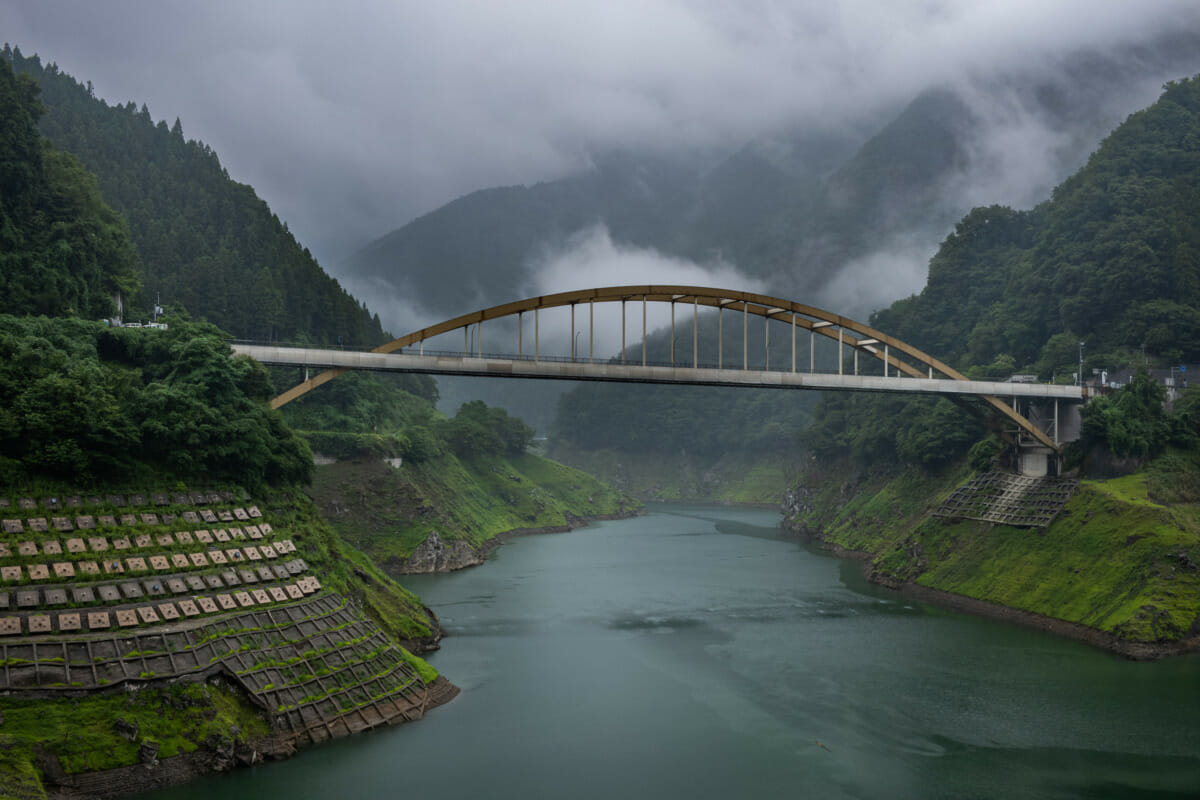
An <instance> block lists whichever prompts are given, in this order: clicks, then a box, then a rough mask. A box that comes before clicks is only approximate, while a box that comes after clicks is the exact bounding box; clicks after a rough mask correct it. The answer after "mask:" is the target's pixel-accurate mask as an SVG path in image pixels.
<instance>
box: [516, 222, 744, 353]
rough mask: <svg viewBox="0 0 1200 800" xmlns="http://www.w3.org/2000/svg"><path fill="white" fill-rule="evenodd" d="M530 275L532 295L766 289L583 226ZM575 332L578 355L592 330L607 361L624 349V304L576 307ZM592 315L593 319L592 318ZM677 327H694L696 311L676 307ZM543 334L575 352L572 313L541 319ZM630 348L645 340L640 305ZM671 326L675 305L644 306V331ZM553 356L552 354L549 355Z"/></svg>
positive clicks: (545, 254)
mask: <svg viewBox="0 0 1200 800" xmlns="http://www.w3.org/2000/svg"><path fill="white" fill-rule="evenodd" d="M529 271H530V273H531V275H532V277H531V278H530V281H529V284H528V289H527V290H526V292H525V294H526V295H528V296H534V295H543V294H554V293H557V292H566V291H571V290H574V289H591V288H599V287H608V286H642V285H676V286H703V287H709V288H716V289H730V290H735V291H750V292H761V291H764V284H763V282H762V281H761V280H759V279H756V278H751V277H749V276H747V275H745V274H744V273H742V272H741V271H740V270H738V269H737V267H736V266H735V265H733V264H730V263H728V262H726V261H715V262H713V263H710V264H699V263H696V262H694V261H689V260H687V259H683V258H678V257H676V256H672V255H667V254H665V253H660V252H659V251H657V250H653V249H648V248H639V247H634V246H632V245H627V244H620V243H618V242H614V241H613V239H612V236H611V235H610V234H609V231H608V228H607V227H605V226H604V225H594V226H591V227H589V228H585V229H584V230H581V231H579V232H577V233H576V234H574V235H573V236H570V237H568V238H567V239H566V240H564V241H562V242H560V243H557V244H555V245H552V246H547V247H545V248H543V250H542V252H541V253H540V254H539V255H538V256H536V257H535V258H533V259H532V260H531V262H530V264H529ZM575 313H576V317H575V330H576V331H577V332H578V333H579V334H580V337H579V352H586V343H587V341H588V336H589V333H590V332H591V331H592V328H593V326H592V325H591V324H590V322H591V320H593V319H594V322H595V325H594V339H593V352H594V354H595V355H596V357H598V358H599V357H604V358H607V357H609V356H612V355H615V354H618V353H619V352H620V349H621V305H620V303H602V304H597V305H596V306H595V308H594V309H587V310H585V308H584V307H579V308H577V309H576V312H575ZM590 315H594V317H592V316H590ZM675 315H676V320H677V323H678V324H680V325H682V324H683V323H685V322H687V323H690V321H691V317H692V310H691V308H690V307H689V306H687V305H686V304H678V305H676V308H675ZM543 317H544V318H543V320H542V323H541V324H542V333H543V334H544V335H545V336H546V341H547V343H548V347H550V348H551V351H552V352H555V353H560V354H567V353H569V352H570V348H571V336H570V334H569V330H570V310H569V309H559V310H556V311H548V312H546V313H545V314H544V315H543ZM625 322H626V328H625V330H626V346H631V345H632V344H633V343H634V342H637V341H640V340H641V335H642V308H641V303H631V304H629V305H628V306H627V307H626V320H625ZM670 324H671V307H670V305H668V304H664V303H650V304H648V305H647V307H646V329H647V330H648V331H654V330H656V329H660V328H666V327H668V326H669V325H670ZM548 352H549V351H548Z"/></svg>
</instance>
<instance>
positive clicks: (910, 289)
mask: <svg viewBox="0 0 1200 800" xmlns="http://www.w3.org/2000/svg"><path fill="white" fill-rule="evenodd" d="M935 252H937V244H936V243H934V242H931V241H928V240H926V239H925V238H924V237H921V236H898V237H895V238H893V239H891V240H890V241H888V242H887V243H886V244H885V245H883V246H882V247H880V248H879V249H878V250H876V251H875V252H873V253H870V254H868V255H866V256H863V257H861V258H856V259H852V260H850V261H848V262H846V263H845V264H844V265H843V266H842V267H841V268H840V269H839V270H838V271H837V272H836V273H835V275H834V277H833V279H832V280H830V281H829V282H828V283H826V284H825V285H824V286H822V287H821V290H820V292H819V293H818V294H817V298H816V303H815V304H816V305H817V306H820V307H822V308H825V309H826V310H828V311H833V312H834V313H837V314H842V315H844V316H847V317H851V318H852V319H857V320H858V321H860V322H866V321H867V319H868V318H869V317H870V316H871V312H873V311H875V310H877V309H880V308H884V307H886V306H889V305H891V304H892V303H893V302H894V301H896V300H898V299H900V298H902V297H908V296H909V295H912V294H916V293H918V292H920V291H921V289H922V288H924V286H925V279H926V277H927V276H928V274H929V259H931V258H932V257H933V254H934V253H935Z"/></svg>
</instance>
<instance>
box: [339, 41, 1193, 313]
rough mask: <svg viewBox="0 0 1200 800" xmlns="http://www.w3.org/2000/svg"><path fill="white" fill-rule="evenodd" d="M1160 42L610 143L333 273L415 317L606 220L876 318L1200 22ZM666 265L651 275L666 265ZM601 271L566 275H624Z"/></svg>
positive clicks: (663, 278)
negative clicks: (629, 148)
mask: <svg viewBox="0 0 1200 800" xmlns="http://www.w3.org/2000/svg"><path fill="white" fill-rule="evenodd" d="M1157 44H1158V46H1156V47H1140V48H1133V47H1131V48H1127V49H1125V50H1123V51H1121V52H1115V53H1097V52H1094V51H1080V52H1077V53H1071V54H1065V55H1064V56H1063V57H1062V58H1061V59H1059V60H1058V61H1057V62H1056V63H1054V64H1051V65H1031V66H1030V67H1029V68H1028V69H1027V70H1026V73H1025V74H1020V75H1015V74H1011V75H993V76H947V81H946V82H945V83H944V84H942V85H940V86H935V87H930V88H928V89H927V90H925V91H924V92H922V93H920V94H919V95H918V96H917V97H915V98H914V99H913V100H912V102H911V103H909V104H908V106H906V107H905V108H903V109H902V110H900V111H899V113H897V114H896V115H895V116H894V117H893V118H892V119H891V120H890V121H888V122H887V124H884V125H882V126H881V127H879V128H878V129H877V130H876V131H875V132H874V133H873V135H870V134H868V133H866V132H864V130H863V128H862V124H861V123H860V124H859V126H858V127H854V126H843V127H838V126H837V125H834V124H831V121H829V120H820V121H815V122H814V123H813V124H812V125H810V126H801V127H798V128H796V129H795V130H793V131H788V132H784V133H782V134H779V135H776V136H774V137H763V138H762V139H759V140H755V141H753V142H748V143H746V144H745V145H744V146H742V147H741V148H739V149H738V150H736V151H734V152H732V153H729V154H727V155H725V156H720V157H715V158H714V157H712V156H711V155H708V156H704V157H697V156H695V155H693V154H690V153H686V152H680V153H677V154H654V155H646V154H638V153H634V152H625V153H619V154H606V155H604V156H599V157H596V158H594V159H593V161H592V163H591V167H590V169H588V170H587V171H585V172H582V173H580V174H577V175H573V176H570V177H567V178H563V179H560V180H554V181H547V182H543V183H538V184H534V185H530V186H511V187H503V188H496V189H484V190H480V191H477V192H473V193H471V194H468V195H465V196H464V197H461V198H459V199H457V200H455V201H453V202H451V203H449V204H447V205H445V206H443V207H441V208H439V209H436V210H434V211H432V212H430V213H429V214H426V215H424V216H422V217H420V218H418V219H416V220H413V221H412V222H410V223H408V224H406V225H404V226H402V227H400V228H398V229H396V230H394V231H392V232H391V233H389V234H387V235H385V236H383V237H381V238H380V239H378V240H376V241H375V242H372V243H371V244H369V245H368V246H367V247H365V248H363V249H362V250H360V251H359V252H357V253H355V254H354V255H352V256H351V257H349V258H348V259H347V260H346V261H345V262H344V263H342V264H341V265H340V266H339V268H338V269H337V270H336V272H337V273H338V274H339V275H340V276H341V278H342V280H343V282H344V283H345V285H347V287H349V288H350V289H351V290H352V291H356V293H358V294H360V296H366V295H368V294H369V295H370V296H372V297H374V298H377V302H379V303H380V305H379V311H380V313H381V314H382V315H383V318H384V322H385V324H387V325H388V326H389V327H391V328H393V329H395V330H407V329H411V328H414V327H418V326H419V325H421V324H427V323H429V322H432V321H435V320H437V319H441V318H445V317H448V316H454V315H457V314H460V313H464V312H466V311H469V310H473V309H475V308H479V307H486V306H489V305H493V304H497V303H501V302H505V301H508V300H513V299H517V298H518V297H524V296H530V295H536V294H543V293H547V292H549V291H557V290H560V289H563V288H568V287H565V286H551V285H547V282H546V280H545V279H544V276H543V275H541V274H540V270H541V269H542V268H543V267H544V266H545V263H546V261H547V258H546V254H547V253H555V254H558V257H559V258H558V260H560V261H561V260H562V259H564V258H567V259H569V254H570V249H571V247H572V246H573V245H574V243H575V241H576V240H577V239H578V238H579V233H580V231H581V230H585V229H588V228H591V227H595V226H602V227H603V229H604V231H606V233H607V235H608V236H610V237H611V239H612V242H613V243H614V245H616V246H617V247H618V249H619V248H634V249H640V250H648V251H652V252H653V253H656V254H660V255H661V256H663V257H664V259H683V260H686V261H690V262H693V263H694V264H696V265H699V266H700V267H701V268H704V269H707V270H710V271H712V270H716V269H718V268H726V269H727V268H730V267H732V268H734V269H736V270H738V271H740V272H741V273H742V274H743V275H745V276H746V279H747V282H748V283H749V282H753V283H755V284H756V285H757V286H759V287H760V288H762V289H764V290H765V291H769V292H771V293H773V294H778V295H781V296H786V297H792V298H796V299H803V300H806V301H808V302H812V303H814V304H816V305H823V306H825V307H828V308H832V309H835V310H838V311H840V312H842V313H847V314H850V315H858V316H860V317H865V316H867V315H868V314H869V313H870V312H871V311H873V310H874V309H876V308H880V307H883V306H885V305H887V304H889V303H890V302H891V301H892V300H894V299H896V298H897V297H902V296H905V295H908V294H911V293H913V292H915V291H918V290H919V289H920V288H921V286H922V285H923V284H924V279H925V275H926V273H927V264H928V261H929V258H930V257H932V255H933V254H934V252H935V251H936V249H937V246H938V244H939V243H940V242H941V240H942V239H943V238H944V237H945V236H946V234H947V233H948V232H950V231H951V230H952V229H953V226H954V223H955V222H956V221H957V220H958V219H960V218H961V217H962V216H963V215H964V214H965V213H966V212H967V211H969V210H970V209H971V208H972V207H974V206H976V205H983V204H992V203H1002V204H1007V205H1013V206H1016V207H1029V206H1032V205H1035V204H1036V203H1037V202H1040V201H1041V200H1043V199H1044V198H1045V197H1046V196H1048V195H1049V192H1050V190H1051V189H1052V188H1053V187H1054V186H1055V185H1056V184H1058V183H1059V182H1060V181H1062V180H1063V179H1064V178H1066V177H1067V176H1068V175H1070V174H1071V173H1072V172H1074V171H1075V170H1077V169H1078V168H1079V167H1080V166H1082V165H1083V163H1084V162H1085V160H1086V158H1087V155H1088V153H1090V152H1091V151H1092V150H1093V149H1094V148H1095V147H1096V146H1097V144H1098V143H1099V141H1100V140H1101V139H1102V138H1103V137H1104V136H1105V135H1106V134H1107V133H1108V132H1109V131H1110V130H1112V129H1113V128H1114V127H1115V126H1116V124H1117V123H1119V122H1120V121H1121V119H1123V118H1124V117H1125V116H1126V115H1128V114H1129V113H1131V112H1133V111H1135V110H1136V109H1137V108H1139V107H1143V106H1145V105H1148V104H1149V103H1150V102H1152V101H1153V99H1154V97H1155V96H1156V95H1157V92H1158V89H1159V87H1160V86H1161V85H1162V83H1164V82H1165V81H1167V80H1170V79H1173V78H1177V77H1180V76H1182V75H1185V74H1191V73H1192V72H1194V71H1196V69H1197V68H1200V59H1198V58H1197V57H1196V56H1195V53H1197V52H1198V51H1200V39H1198V38H1197V37H1196V36H1195V35H1192V34H1178V35H1173V36H1171V37H1166V38H1165V39H1164V40H1163V41H1161V42H1159V43H1157ZM573 237H574V238H573ZM592 266H593V267H594V266H595V265H594V264H593V265H592ZM664 270H665V274H663V275H647V276H646V277H645V279H644V280H645V281H646V282H658V283H664V282H670V281H671V279H672V276H671V275H670V270H669V267H664ZM606 272H607V270H605V269H603V267H602V266H601V268H600V270H599V272H598V273H596V274H587V275H580V276H579V278H578V280H577V281H575V282H574V283H573V286H575V287H585V286H590V285H601V284H611V283H613V282H614V281H613V280H611V279H609V278H607V277H606ZM620 282H623V281H620ZM631 282H632V281H631Z"/></svg>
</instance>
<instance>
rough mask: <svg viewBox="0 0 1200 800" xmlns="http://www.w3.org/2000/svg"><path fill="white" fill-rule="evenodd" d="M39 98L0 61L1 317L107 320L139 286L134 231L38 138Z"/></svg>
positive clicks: (79, 171)
mask: <svg viewBox="0 0 1200 800" xmlns="http://www.w3.org/2000/svg"><path fill="white" fill-rule="evenodd" d="M37 94H38V88H37V85H36V84H35V83H34V82H33V81H32V80H30V79H29V78H28V77H26V76H24V75H15V74H14V73H13V70H12V67H11V65H10V64H9V62H8V61H7V60H0V313H10V314H52V315H65V314H77V315H80V316H85V317H100V316H105V315H107V314H109V313H111V312H112V310H113V308H114V302H113V297H114V295H115V294H116V293H117V292H125V293H132V292H133V291H135V290H136V288H137V285H138V280H137V274H136V263H137V261H136V257H135V253H134V249H133V245H132V244H131V243H130V240H129V230H128V228H127V227H126V225H125V221H124V220H123V219H121V217H120V216H119V215H118V214H116V213H114V212H113V210H112V209H111V208H109V207H108V206H106V205H105V204H104V201H103V200H101V198H100V192H99V191H98V190H97V188H96V179H95V176H93V175H91V174H89V173H88V172H87V171H86V170H84V169H83V167H81V166H80V164H79V161H78V159H76V158H75V157H74V156H71V155H69V154H67V153H63V152H61V151H59V150H56V149H55V148H54V147H52V146H50V144H49V143H48V142H47V141H46V140H45V139H43V138H42V136H41V134H39V133H38V129H37V121H38V117H40V116H41V114H42V111H43V109H42V106H41V104H40V103H39V102H38V99H37Z"/></svg>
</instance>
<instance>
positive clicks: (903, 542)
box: [789, 468, 1200, 649]
mask: <svg viewBox="0 0 1200 800" xmlns="http://www.w3.org/2000/svg"><path fill="white" fill-rule="evenodd" d="M969 477H970V475H969V473H968V472H967V471H966V470H965V469H963V468H959V469H956V470H951V471H949V472H947V473H943V474H940V475H927V474H924V473H921V472H919V471H917V470H911V469H910V470H906V471H903V472H901V473H899V474H896V475H891V476H886V475H883V476H876V477H864V476H857V477H856V476H854V475H852V474H850V472H849V471H848V470H846V469H844V468H843V469H832V470H830V471H828V472H826V473H825V474H824V475H823V476H821V477H814V476H810V477H809V479H808V480H807V481H804V482H802V483H801V485H800V487H799V490H798V491H796V492H795V493H794V495H793V497H794V500H793V506H794V512H793V513H792V514H791V515H790V517H789V523H790V524H791V525H792V526H793V527H796V528H800V529H807V530H808V531H810V532H813V533H815V534H816V535H817V536H819V538H821V539H822V540H823V541H825V542H827V543H829V544H831V545H836V546H838V547H841V548H845V549H846V550H853V551H858V552H861V553H866V554H868V556H869V558H870V569H871V571H872V573H873V575H874V576H875V578H876V579H878V580H883V581H891V582H901V583H907V584H910V585H913V584H915V585H916V586H920V587H926V588H928V589H933V590H937V591H940V592H947V593H951V594H953V595H960V596H963V597H967V598H973V599H975V600H980V601H984V602H986V603H991V604H995V605H997V606H1004V607H1007V608H1011V609H1017V610H1020V611H1024V612H1029V613H1030V614H1036V615H1041V616H1043V617H1049V618H1053V619H1057V620H1064V621H1066V622H1070V623H1076V624H1078V625H1082V626H1086V627H1087V628H1089V629H1092V630H1095V631H1098V632H1101V633H1102V634H1107V635H1110V636H1111V637H1113V638H1114V639H1115V640H1119V641H1123V642H1137V643H1154V644H1159V645H1164V646H1166V647H1167V648H1168V649H1169V647H1170V646H1172V645H1176V644H1178V643H1179V642H1181V641H1183V640H1185V639H1189V638H1194V637H1196V636H1198V635H1200V616H1198V615H1200V505H1197V504H1196V503H1194V502H1173V503H1166V502H1159V501H1158V499H1156V498H1155V496H1154V495H1153V494H1152V492H1151V491H1150V488H1151V487H1153V486H1154V485H1155V482H1156V481H1161V477H1160V476H1157V475H1156V473H1155V471H1154V469H1153V468H1151V469H1149V470H1146V471H1143V472H1141V473H1138V474H1135V475H1130V476H1127V477H1123V478H1118V479H1115V480H1109V481H1086V480H1085V481H1083V482H1082V484H1081V486H1080V488H1079V490H1078V492H1077V493H1076V494H1075V495H1074V496H1073V497H1072V499H1071V500H1070V502H1069V503H1068V504H1067V506H1066V508H1065V509H1064V510H1063V512H1062V513H1061V514H1060V515H1059V516H1058V518H1057V519H1056V520H1055V521H1054V523H1053V524H1052V525H1051V526H1050V527H1049V528H1046V529H1028V528H1014V527H1009V526H1005V525H993V524H990V523H983V522H976V521H972V520H958V521H949V520H941V519H937V518H933V517H930V516H929V515H928V511H929V510H930V509H931V508H932V507H934V506H936V505H937V504H938V503H939V502H940V500H941V499H942V498H943V497H945V496H946V495H948V494H949V493H950V492H951V491H952V490H953V489H954V487H955V486H957V485H958V484H960V483H962V482H963V481H965V480H966V479H967V478H969ZM1160 499H1161V498H1160Z"/></svg>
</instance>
